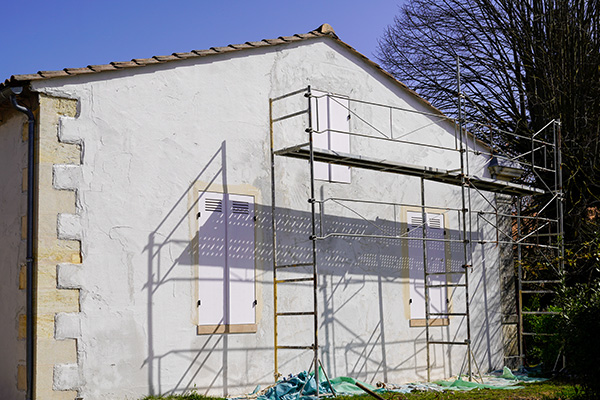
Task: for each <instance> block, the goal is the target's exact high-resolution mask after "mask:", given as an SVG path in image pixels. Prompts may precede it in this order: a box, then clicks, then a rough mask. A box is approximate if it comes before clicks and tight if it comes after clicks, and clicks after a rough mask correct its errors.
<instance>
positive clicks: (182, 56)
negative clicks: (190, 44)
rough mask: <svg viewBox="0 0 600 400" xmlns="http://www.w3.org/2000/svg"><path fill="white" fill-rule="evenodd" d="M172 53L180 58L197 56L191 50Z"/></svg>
mask: <svg viewBox="0 0 600 400" xmlns="http://www.w3.org/2000/svg"><path fill="white" fill-rule="evenodd" d="M173 55H174V56H175V57H179V58H181V59H182V60H185V59H188V58H195V57H198V55H197V54H195V53H194V52H191V51H190V52H189V53H173Z"/></svg>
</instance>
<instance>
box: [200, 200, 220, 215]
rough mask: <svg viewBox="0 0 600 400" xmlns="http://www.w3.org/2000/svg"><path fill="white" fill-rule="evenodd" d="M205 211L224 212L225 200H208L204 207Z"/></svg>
mask: <svg viewBox="0 0 600 400" xmlns="http://www.w3.org/2000/svg"><path fill="white" fill-rule="evenodd" d="M204 210H205V211H212V212H223V200H221V199H206V202H205V205H204Z"/></svg>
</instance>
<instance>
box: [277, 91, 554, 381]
mask: <svg viewBox="0 0 600 400" xmlns="http://www.w3.org/2000/svg"><path fill="white" fill-rule="evenodd" d="M459 82H460V81H459ZM458 92H459V98H460V99H462V97H463V96H462V94H461V92H460V83H459V85H458ZM315 93H327V94H326V96H329V97H330V98H334V99H335V98H336V97H337V98H339V99H345V100H346V101H349V102H350V103H349V104H352V103H353V102H355V103H359V104H362V105H368V106H373V107H386V108H388V109H389V112H390V132H391V134H390V136H389V137H388V136H386V135H383V136H385V137H384V138H381V137H378V138H374V137H372V136H369V135H367V134H364V133H360V132H350V131H349V132H344V131H334V132H338V133H346V134H348V135H350V136H351V137H352V136H357V137H361V138H373V139H380V140H388V141H390V140H391V141H393V142H396V143H403V144H407V145H416V146H424V147H431V148H436V149H443V150H447V151H450V152H456V153H458V155H459V157H460V170H459V171H455V170H454V171H445V170H439V169H435V168H428V167H425V166H415V165H407V164H401V163H397V162H393V161H381V160H374V159H370V158H368V157H364V156H360V155H353V154H341V153H337V152H332V151H328V150H324V149H317V148H315V146H314V141H313V139H314V134H317V133H323V132H324V131H316V130H315V129H314V126H313V123H312V121H313V110H312V107H313V105H312V101H311V100H312V99H318V98H319V97H323V96H325V95H323V94H315ZM292 96H304V97H305V98H306V100H307V103H306V104H307V106H306V108H304V109H301V110H300V111H292V112H290V113H289V114H285V115H282V116H275V115H274V112H273V107H274V104H275V103H277V102H279V101H282V100H284V99H288V98H290V97H292ZM461 101H462V100H461ZM350 107H351V106H350V105H349V106H348V112H349V113H353V110H352V109H351V108H350ZM461 107H462V106H459V109H461ZM395 110H401V111H404V112H408V113H416V114H422V115H426V116H431V117H435V118H438V119H443V120H446V121H451V122H453V123H454V126H455V127H456V133H455V138H456V142H457V143H456V146H455V148H450V147H443V146H439V145H428V144H425V143H417V142H411V141H407V140H404V139H402V138H401V137H400V138H394V137H393V127H392V126H391V124H392V118H391V115H392V112H393V111H395ZM269 115H270V149H271V189H272V192H271V208H272V209H271V214H272V227H271V228H272V234H273V293H274V303H273V306H274V310H273V313H274V352H275V354H274V364H275V365H274V376H275V379H278V378H279V377H280V376H281V372H280V359H279V351H280V350H303V351H306V350H311V351H312V353H313V356H312V361H311V366H310V368H309V372H311V371H313V372H314V373H315V378H316V380H317V390H318V388H319V368H320V367H321V368H323V366H322V363H321V361H320V358H319V333H318V330H319V313H318V310H319V307H318V297H317V296H318V279H319V276H318V269H317V268H318V265H317V259H318V258H317V255H318V252H319V246H318V242H319V241H323V240H327V239H329V238H332V237H349V238H356V239H360V238H382V239H398V240H418V241H422V242H423V256H424V259H423V263H424V265H423V267H424V291H425V335H426V350H427V379H428V380H430V379H431V375H430V374H431V367H432V365H431V359H430V346H432V345H438V344H441V345H450V346H453V345H464V346H466V348H467V350H466V352H465V358H466V360H465V361H466V372H467V375H468V377H469V379H472V376H473V368H472V364H473V363H475V366H477V364H476V361H475V360H474V359H473V353H472V349H471V343H472V340H471V326H470V309H469V303H470V299H469V270H470V269H472V268H474V266H473V265H472V262H473V254H472V251H473V250H472V246H473V243H474V241H473V238H472V237H471V231H472V224H473V220H476V222H477V226H478V227H479V224H480V223H481V224H489V225H491V226H493V227H494V229H495V235H494V237H493V238H492V239H488V238H482V237H480V238H478V239H477V243H478V244H481V245H485V244H493V245H496V246H498V245H504V246H509V247H511V248H512V250H511V254H514V252H515V251H516V253H517V262H516V272H515V275H516V280H515V281H516V286H517V289H516V290H517V292H518V296H517V299H516V304H515V310H516V316H517V326H518V329H517V333H518V340H517V342H518V355H516V356H508V358H511V357H513V358H518V360H519V363H520V364H523V362H524V354H525V353H524V346H525V344H524V341H525V337H527V336H529V335H532V333H530V332H527V331H526V330H525V329H524V325H523V324H524V321H523V316H524V315H527V314H528V313H534V312H533V311H524V310H523V299H522V296H523V294H527V293H528V292H527V291H526V290H525V289H524V286H525V285H527V284H531V283H532V282H530V281H528V280H527V279H526V276H524V274H523V260H522V252H523V249H525V248H526V249H531V248H542V249H550V250H551V251H553V252H554V253H555V255H556V258H555V259H553V257H554V256H552V257H549V256H548V255H545V254H543V257H544V258H545V259H546V260H545V261H546V262H548V263H555V264H556V265H557V267H556V270H557V272H558V273H559V274H560V272H561V271H562V267H563V265H562V256H563V252H564V251H563V245H562V234H563V222H562V220H563V212H564V211H563V194H562V170H561V168H560V165H561V155H560V130H559V128H560V123H559V122H558V121H551V122H549V123H548V124H547V125H546V126H545V127H544V128H542V129H541V130H540V131H538V132H536V133H535V134H534V135H533V137H531V138H529V137H525V136H523V135H519V134H514V133H511V132H502V133H504V134H510V135H514V137H515V138H517V139H518V140H530V141H531V150H530V151H528V152H526V153H524V154H517V155H514V154H513V155H511V154H507V153H505V152H504V151H503V149H502V148H501V146H498V145H494V144H493V143H490V144H487V143H486V146H487V148H488V149H489V150H488V151H481V150H477V151H476V150H474V149H473V150H471V149H470V148H469V146H468V143H469V140H471V141H472V142H473V144H474V143H475V142H476V141H480V140H481V139H479V138H477V137H476V136H475V133H474V132H472V129H473V130H476V129H478V128H489V127H488V126H483V125H477V124H476V123H474V122H471V121H466V120H464V119H463V117H462V115H459V118H458V119H453V118H450V117H446V116H443V115H440V114H433V113H425V112H419V111H415V110H413V109H405V108H400V107H395V106H389V105H384V104H378V103H374V102H370V101H365V100H359V99H348V97H346V96H344V97H342V96H337V95H335V94H332V93H328V92H324V91H320V90H319V91H317V92H313V90H312V89H311V87H310V86H308V87H307V88H303V89H300V90H296V91H293V92H290V93H287V94H284V95H282V96H279V97H276V98H271V99H270V100H269ZM303 116H304V117H303ZM300 117H303V118H307V122H306V124H305V128H304V131H305V133H306V134H307V136H308V138H307V139H308V140H307V141H306V142H303V143H300V144H297V145H293V146H290V147H285V148H277V147H276V132H275V127H274V125H275V123H281V122H282V121H285V120H288V119H292V118H300ZM359 118H360V117H359ZM549 127H551V128H552V130H553V136H552V138H551V139H550V140H549V139H548V138H547V137H548V135H546V138H542V139H539V138H537V137H538V135H539V134H541V132H545V131H546V130H547V129H548V128H549ZM489 129H490V138H491V139H493V135H492V130H491V128H489ZM327 130H328V131H330V132H331V131H333V130H331V129H327ZM327 130H326V131H327ZM480 136H481V135H480ZM474 148H475V147H474ZM550 151H551V152H552V154H551V157H550V161H548V152H550ZM475 153H476V155H478V156H481V155H484V156H489V157H497V158H498V159H502V160H507V161H508V162H513V163H518V164H520V165H525V167H526V168H528V169H529V171H530V173H531V175H532V176H534V177H537V178H540V179H539V180H540V181H541V182H542V186H543V187H541V188H540V187H534V186H531V185H530V184H529V183H528V182H521V183H513V182H508V181H500V180H495V179H489V178H478V177H475V176H473V175H472V174H471V173H470V170H469V156H470V154H475ZM538 153H542V154H543V157H542V158H543V160H542V161H543V162H542V163H541V164H540V163H539V162H538V161H539V160H536V156H537V154H538ZM278 157H289V158H295V159H301V160H305V161H308V168H309V174H308V175H309V180H310V182H309V192H310V193H309V195H308V202H309V204H310V225H311V226H310V232H308V238H309V240H310V241H311V261H310V262H305V263H297V264H280V263H279V257H278V239H277V204H276V201H277V198H276V197H277V196H276V194H277V191H278V189H277V187H276V185H277V179H276V172H277V165H276V164H277V162H276V159H277V158H278ZM529 158H530V159H531V161H527V160H529ZM538 158H539V157H538ZM315 162H326V163H332V164H338V165H344V166H348V167H355V168H363V169H368V170H375V171H381V172H386V173H394V174H401V175H408V176H416V177H420V182H421V185H420V186H421V204H418V205H415V204H400V203H393V202H385V201H373V200H361V199H345V198H335V197H330V198H325V199H320V200H319V199H316V197H315ZM540 173H544V174H546V175H551V176H553V180H554V182H552V183H551V184H547V183H546V180H544V179H542V178H541V176H540ZM425 180H429V181H434V182H441V183H445V184H449V185H454V186H460V188H461V190H460V193H461V204H460V205H461V207H460V208H451V207H435V206H430V205H427V203H426V198H425ZM471 191H474V193H476V194H479V195H481V197H482V198H483V199H484V200H485V202H487V203H488V204H489V206H490V207H491V208H492V209H493V211H491V212H490V211H487V210H473V209H472V206H471ZM483 191H487V192H494V193H500V194H505V195H508V196H511V197H512V199H513V200H514V201H515V203H513V206H512V210H511V211H509V212H506V211H502V210H499V209H498V207H497V206H496V204H493V203H492V202H490V201H489V200H488V199H487V198H486V197H485V196H484V194H483ZM537 195H548V196H550V200H548V202H546V203H545V204H542V203H540V205H539V207H538V208H537V209H535V210H530V211H532V213H533V215H522V213H521V207H522V203H521V202H522V199H524V198H525V199H527V198H531V196H537ZM326 202H336V203H341V202H346V203H352V202H359V203H367V204H374V205H376V204H386V205H394V206H409V207H418V208H419V209H420V210H421V214H422V218H423V224H422V226H421V227H420V229H421V230H422V238H415V237H409V236H408V233H409V232H407V233H405V234H399V235H397V234H395V235H387V234H386V235H366V234H365V235H363V234H353V233H348V232H324V231H323V223H322V220H323V218H322V214H323V208H324V204H325V203H326ZM317 205H318V206H319V210H318V211H317ZM550 205H553V206H554V207H555V209H556V214H555V216H554V217H553V218H547V217H546V216H545V214H544V212H545V210H548V209H552V207H549V206H550ZM426 208H429V209H432V208H433V209H440V210H447V211H456V212H458V214H459V215H460V217H459V220H460V225H461V235H462V237H461V238H459V239H433V238H428V237H427V232H426V229H425V221H426V215H425V214H426V211H425V210H426ZM317 213H320V218H319V221H320V223H319V229H318V230H317ZM490 214H492V215H493V216H494V217H495V221H494V218H489V215H490ZM500 219H510V220H512V224H511V228H510V230H509V231H506V230H503V229H501V228H500V226H499V225H500V224H499V222H498V221H499V220H500ZM524 221H525V225H527V226H528V229H527V231H523V224H524ZM531 221H533V222H531ZM543 229H546V231H544V232H542V230H543ZM543 238H546V239H543ZM432 240H434V241H442V242H446V243H456V244H460V245H462V249H463V257H464V263H463V265H462V267H463V270H462V271H449V270H446V271H445V272H443V273H441V274H442V275H445V276H446V280H445V284H443V285H439V284H435V285H434V284H431V283H430V282H429V279H428V277H429V276H432V275H436V274H438V275H439V274H440V273H439V272H430V271H429V270H428V266H427V248H426V247H427V246H425V243H427V242H428V241H432ZM544 240H546V241H545V242H544ZM556 260H558V261H556ZM299 267H301V268H299ZM302 268H308V269H309V272H308V273H307V275H308V276H306V277H300V278H291V279H282V278H280V277H279V275H278V271H281V270H283V269H296V270H301V269H302ZM452 274H461V275H464V277H465V278H464V283H452V281H451V280H449V279H448V277H449V276H450V275H452ZM300 282H312V301H313V307H312V310H299V311H281V310H280V309H279V304H278V295H279V292H280V288H279V286H280V285H287V284H294V283H300ZM534 283H537V284H540V282H534ZM541 284H544V282H541ZM440 286H444V287H446V288H453V289H457V288H460V289H462V290H464V298H465V309H464V310H465V311H464V312H461V313H457V312H454V313H453V312H450V311H448V310H447V311H448V312H445V313H443V312H436V313H433V312H430V298H429V297H430V294H429V291H430V289H431V288H434V287H440ZM536 313H551V312H549V311H536ZM298 316H312V319H313V343H312V344H310V345H308V344H299V345H289V344H281V343H280V341H279V330H280V329H281V326H280V324H279V319H280V318H287V317H292V318H293V317H298ZM440 317H446V318H449V317H462V318H465V320H466V337H465V338H464V340H462V341H460V340H459V341H440V340H433V339H432V338H431V337H430V332H429V331H430V326H432V322H434V321H435V319H437V318H440ZM324 372H325V371H324ZM461 372H462V371H461ZM325 377H326V378H327V380H329V378H328V377H327V375H326V374H325Z"/></svg>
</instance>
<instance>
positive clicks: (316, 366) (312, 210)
mask: <svg viewBox="0 0 600 400" xmlns="http://www.w3.org/2000/svg"><path fill="white" fill-rule="evenodd" d="M306 97H307V98H308V128H307V131H308V146H309V151H310V157H309V165H310V199H309V202H310V214H311V225H312V226H311V235H310V240H311V243H312V261H313V309H314V315H313V323H314V342H313V351H314V356H313V363H314V367H313V368H314V371H315V382H316V384H317V397H318V396H319V314H318V299H317V295H318V288H319V286H318V274H317V221H316V209H315V208H316V201H315V200H316V199H315V157H314V147H313V134H314V132H313V126H312V99H311V90H310V86H308V89H307V93H306Z"/></svg>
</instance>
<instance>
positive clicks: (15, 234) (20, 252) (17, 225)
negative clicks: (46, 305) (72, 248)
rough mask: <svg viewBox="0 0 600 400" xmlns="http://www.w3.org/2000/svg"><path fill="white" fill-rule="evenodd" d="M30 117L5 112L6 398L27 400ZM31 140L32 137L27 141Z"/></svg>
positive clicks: (1, 139) (0, 188)
mask: <svg viewBox="0 0 600 400" xmlns="http://www.w3.org/2000/svg"><path fill="white" fill-rule="evenodd" d="M26 122H27V118H26V117H25V116H24V115H23V114H21V113H19V112H17V111H15V110H13V109H2V110H1V111H0V211H1V212H0V273H1V274H2V278H1V279H0V349H1V351H0V354H1V356H0V398H3V399H24V398H25V390H26V387H27V376H26V369H25V335H26V329H25V327H26V319H25V285H26V282H25V251H26V242H25V237H26V236H25V233H26V230H25V228H26V220H25V216H26V213H27V192H26V186H25V185H26V184H27V182H26V180H25V179H23V177H24V176H25V177H26V176H27V175H26V167H27V142H26V141H25V140H24V138H23V129H24V126H25V125H26ZM25 139H26V136H25Z"/></svg>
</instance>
